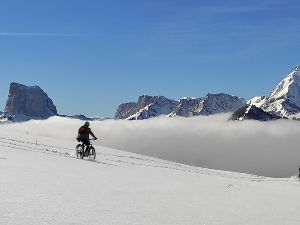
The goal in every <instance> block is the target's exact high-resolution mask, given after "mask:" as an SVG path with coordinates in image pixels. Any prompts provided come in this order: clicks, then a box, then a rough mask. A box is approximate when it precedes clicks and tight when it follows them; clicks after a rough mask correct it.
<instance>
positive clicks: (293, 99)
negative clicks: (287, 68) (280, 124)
mask: <svg viewBox="0 0 300 225" xmlns="http://www.w3.org/2000/svg"><path fill="white" fill-rule="evenodd" d="M249 103H250V104H253V105H255V106H257V107H259V108H262V109H263V110H264V111H267V112H270V113H274V114H277V115H278V116H281V117H289V116H292V115H294V114H297V113H299V112H300V66H296V67H295V69H294V71H293V72H291V73H290V74H288V75H287V76H286V77H285V78H284V79H283V80H282V81H281V82H280V83H279V84H278V85H277V86H276V87H275V88H274V90H273V91H272V92H271V94H270V95H269V96H267V97H266V98H264V97H261V98H258V97H255V98H254V99H251V100H250V101H249Z"/></svg>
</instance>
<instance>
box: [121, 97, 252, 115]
mask: <svg viewBox="0 0 300 225" xmlns="http://www.w3.org/2000/svg"><path fill="white" fill-rule="evenodd" d="M245 105H246V101H245V100H244V99H242V98H239V97H236V96H232V95H228V94H223V93H221V94H208V95H206V96H205V97H203V98H200V97H199V98H198V97H183V98H181V99H180V100H179V101H175V100H171V99H168V98H166V97H164V96H148V95H143V96H140V97H139V99H138V101H137V103H135V102H130V103H123V104H121V105H120V106H119V107H118V109H117V112H116V115H115V118H116V119H128V120H142V119H148V118H152V117H157V116H161V115H164V116H172V117H173V116H183V117H191V116H198V115H206V116H207V115H213V114H217V113H227V112H234V111H235V110H237V109H239V108H241V107H243V106H245Z"/></svg>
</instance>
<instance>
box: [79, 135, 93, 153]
mask: <svg viewBox="0 0 300 225" xmlns="http://www.w3.org/2000/svg"><path fill="white" fill-rule="evenodd" d="M77 141H79V142H82V144H83V145H85V146H86V149H85V153H87V152H88V150H89V147H90V140H88V139H85V138H77Z"/></svg>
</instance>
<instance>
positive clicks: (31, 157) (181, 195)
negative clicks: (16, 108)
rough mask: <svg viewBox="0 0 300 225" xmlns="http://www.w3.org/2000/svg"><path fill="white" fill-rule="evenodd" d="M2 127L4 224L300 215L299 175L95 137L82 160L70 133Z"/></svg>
mask: <svg viewBox="0 0 300 225" xmlns="http://www.w3.org/2000/svg"><path fill="white" fill-rule="evenodd" d="M53 122H54V121H53ZM5 126H12V128H10V129H9V131H7V129H6V127H0V137H1V138H0V170H1V171H2V172H1V173H0V187H1V188H0V199H1V204H0V224H5V225H16V224H31V225H40V224H49V225H60V224H70V225H71V224H76V225H85V224H105V225H123V224H124V225H125V224H130V225H140V224H143V225H162V224H163V225H177V224H178V225H182V224H188V225H194V224H195V225H199V224H209V225H220V224H222V225H241V224H248V225H257V224H266V225H282V224H289V225H298V224H299V221H300V214H299V209H300V203H299V200H298V196H299V195H300V183H299V181H296V180H294V179H287V178H285V179H275V178H267V177H260V176H253V175H248V174H240V173H231V172H224V171H216V170H210V169H205V168H199V167H192V166H186V165H183V164H179V163H174V162H169V161H164V160H160V159H156V158H151V157H147V156H143V155H137V154H133V153H128V152H123V151H120V150H115V149H110V148H105V147H102V146H100V145H97V144H96V145H95V147H96V149H97V154H98V155H97V160H96V161H95V162H94V161H88V160H79V159H75V158H73V157H72V154H73V147H74V145H75V144H76V143H74V142H73V141H71V140H69V139H64V138H51V137H50V136H45V135H43V136H41V135H36V134H35V135H33V134H32V133H22V132H20V129H19V128H18V126H19V125H5ZM33 129H34V128H33ZM37 140H38V141H37ZM162 212H163V213H162Z"/></svg>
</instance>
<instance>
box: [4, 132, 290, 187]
mask: <svg viewBox="0 0 300 225" xmlns="http://www.w3.org/2000/svg"><path fill="white" fill-rule="evenodd" d="M8 140H9V141H8ZM14 142H17V143H18V144H17V143H14ZM0 143H3V144H5V145H0V146H3V147H9V148H12V149H19V150H23V151H31V152H40V153H44V154H50V155H57V156H61V157H69V158H75V159H77V158H76V157H74V156H72V155H70V154H69V153H67V152H65V153H62V152H59V151H57V150H51V149H48V148H49V147H54V146H51V145H44V144H38V146H42V147H48V148H38V147H33V146H26V145H22V144H19V143H23V144H30V145H36V143H33V142H26V141H20V140H15V139H9V138H3V137H0ZM61 148H63V149H68V148H64V147H61ZM69 150H72V151H74V149H69ZM97 153H98V154H101V155H104V156H112V157H118V158H120V157H122V158H125V157H126V158H128V159H130V160H136V161H142V160H143V161H148V162H153V163H157V164H162V163H164V164H165V165H164V166H162V165H153V164H143V163H137V162H133V161H126V160H114V159H108V158H105V159H104V160H105V161H106V162H107V161H110V162H115V163H119V164H120V163H121V164H127V165H132V166H146V167H152V168H162V169H169V170H176V171H182V172H188V173H193V174H198V175H199V174H201V175H207V176H211V175H213V176H219V177H226V178H232V179H244V180H250V181H256V182H265V181H268V182H270V181H285V182H286V181H290V180H291V179H290V178H271V177H270V178H268V177H263V176H257V175H252V174H244V173H238V172H230V173H226V172H225V171H224V172H221V171H217V170H212V169H208V168H201V167H193V166H189V165H185V164H180V163H176V162H174V163H173V162H169V163H167V162H168V161H165V160H161V159H157V161H156V160H155V159H145V158H142V157H148V156H143V155H140V156H141V157H134V156H124V155H123V156H121V155H115V154H107V153H99V152H97ZM88 161H90V160H88ZM161 161H163V162H161ZM92 162H96V163H102V164H108V165H113V166H118V165H114V164H110V163H106V162H101V161H92ZM232 173H233V174H232Z"/></svg>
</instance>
